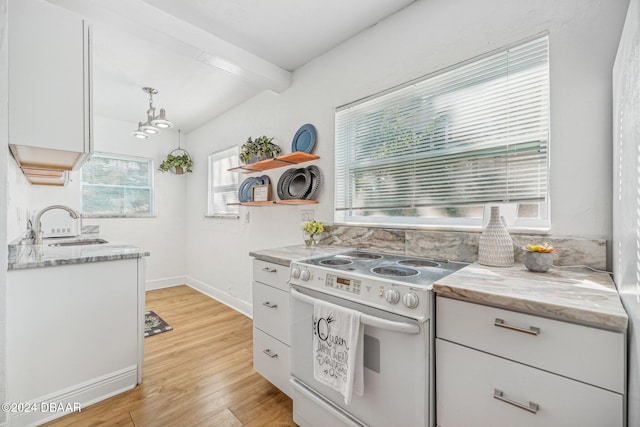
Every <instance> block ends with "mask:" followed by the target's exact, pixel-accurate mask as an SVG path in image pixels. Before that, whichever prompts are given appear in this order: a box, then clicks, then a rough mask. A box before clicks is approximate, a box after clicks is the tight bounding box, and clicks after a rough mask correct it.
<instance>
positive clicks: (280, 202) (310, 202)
mask: <svg viewBox="0 0 640 427" xmlns="http://www.w3.org/2000/svg"><path fill="white" fill-rule="evenodd" d="M317 204H318V201H317V200H305V199H290V200H268V201H266V202H240V203H227V205H228V206H231V205H240V206H273V205H317Z"/></svg>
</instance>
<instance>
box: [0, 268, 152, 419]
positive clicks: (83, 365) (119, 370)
mask: <svg viewBox="0 0 640 427" xmlns="http://www.w3.org/2000/svg"><path fill="white" fill-rule="evenodd" d="M144 267H145V260H144V259H143V258H137V259H123V260H114V261H106V262H90V263H81V264H71V265H59V266H52V267H43V268H29V269H22V270H10V271H9V272H8V273H7V349H6V355H7V401H8V402H12V403H24V404H26V403H32V404H34V405H40V404H41V403H51V404H54V403H55V404H56V405H57V404H60V405H63V406H64V407H65V408H68V407H70V408H76V407H75V406H74V405H77V404H80V405H82V409H84V408H85V407H86V406H87V405H89V404H92V403H95V402H97V401H100V400H103V399H106V398H107V397H111V396H113V395H115V394H118V393H121V392H123V391H126V390H128V389H131V388H133V387H135V386H136V384H138V383H140V382H141V380H142V377H141V375H142V359H143V348H144V347H143V346H144V343H143V340H144V298H145V294H144ZM67 405H69V406H67ZM31 409H33V410H30V411H15V412H10V413H9V416H10V420H9V422H10V424H9V425H11V426H14V427H17V426H24V425H36V424H41V423H42V422H44V421H47V420H49V419H53V418H57V417H60V416H62V415H65V413H64V412H63V411H49V410H45V409H46V408H44V409H42V410H41V408H40V407H37V406H32V407H31ZM76 410H77V408H76Z"/></svg>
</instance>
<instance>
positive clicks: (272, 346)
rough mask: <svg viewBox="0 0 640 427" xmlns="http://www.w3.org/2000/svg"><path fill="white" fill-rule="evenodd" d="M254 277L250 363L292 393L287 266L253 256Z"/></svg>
mask: <svg viewBox="0 0 640 427" xmlns="http://www.w3.org/2000/svg"><path fill="white" fill-rule="evenodd" d="M253 279H254V281H253V367H254V369H255V370H256V371H257V372H258V373H260V374H261V375H262V376H263V377H265V378H266V379H267V380H269V381H270V382H271V383H272V384H274V385H275V386H276V387H278V388H279V389H280V390H282V391H283V392H284V393H285V394H287V395H288V396H289V397H291V396H292V395H293V390H292V388H291V384H290V383H289V378H290V376H291V362H290V357H289V353H290V345H291V341H290V337H289V333H290V332H289V285H288V283H287V280H288V279H289V267H286V266H283V265H279V264H274V263H269V262H265V261H261V260H257V259H254V261H253Z"/></svg>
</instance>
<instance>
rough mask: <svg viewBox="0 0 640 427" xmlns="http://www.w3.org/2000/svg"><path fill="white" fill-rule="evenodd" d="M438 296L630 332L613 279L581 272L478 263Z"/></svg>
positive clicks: (443, 285) (441, 285) (446, 282)
mask: <svg viewBox="0 0 640 427" xmlns="http://www.w3.org/2000/svg"><path fill="white" fill-rule="evenodd" d="M433 290H434V291H435V292H436V293H437V294H438V295H441V296H446V297H453V298H457V299H461V300H465V301H469V302H475V303H480V304H486V305H491V306H494V307H500V308H505V309H509V310H514V311H519V312H523V313H529V314H534V315H538V316H544V317H548V318H552V319H558V320H565V321H569V322H574V323H580V324H584V325H588V326H595V327H599V328H605V329H610V330H615V331H621V332H622V331H625V330H626V328H627V322H628V317H627V313H626V312H625V310H624V308H623V306H622V303H621V301H620V297H619V296H618V291H617V290H616V287H615V285H614V283H613V281H612V280H611V278H610V277H609V275H608V274H605V273H597V272H593V271H591V270H589V269H586V268H582V267H581V268H557V267H554V268H552V269H551V270H550V271H548V272H547V273H533V272H530V271H528V270H527V269H526V268H525V267H524V266H523V265H522V264H516V265H515V266H513V267H488V266H484V265H480V264H477V263H476V264H471V265H469V266H467V267H465V268H463V269H461V270H458V271H457V272H455V273H453V274H451V275H449V276H447V277H445V278H443V279H440V280H438V281H437V282H436V283H434V285H433Z"/></svg>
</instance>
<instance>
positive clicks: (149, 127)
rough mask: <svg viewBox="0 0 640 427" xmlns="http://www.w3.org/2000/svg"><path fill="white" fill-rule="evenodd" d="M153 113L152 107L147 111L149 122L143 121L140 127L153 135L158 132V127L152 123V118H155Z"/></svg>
mask: <svg viewBox="0 0 640 427" xmlns="http://www.w3.org/2000/svg"><path fill="white" fill-rule="evenodd" d="M153 113H154V109H153V108H150V109H149V110H148V111H147V122H146V123H143V124H142V126H140V129H142V130H143V131H144V132H146V133H150V134H151V135H154V134H156V133H158V128H157V127H155V126H154V125H153V124H151V120H153Z"/></svg>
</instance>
